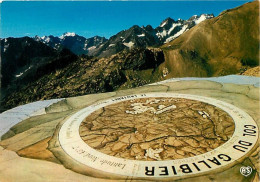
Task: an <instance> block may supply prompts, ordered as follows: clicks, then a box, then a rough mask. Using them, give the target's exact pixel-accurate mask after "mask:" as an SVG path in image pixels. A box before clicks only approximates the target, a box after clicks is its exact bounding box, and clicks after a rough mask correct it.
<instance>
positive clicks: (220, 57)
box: [160, 1, 259, 78]
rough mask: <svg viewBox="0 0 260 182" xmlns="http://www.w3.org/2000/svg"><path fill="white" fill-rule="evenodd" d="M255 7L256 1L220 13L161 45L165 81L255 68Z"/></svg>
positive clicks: (257, 57) (256, 27) (257, 22)
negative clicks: (166, 69)
mask: <svg viewBox="0 0 260 182" xmlns="http://www.w3.org/2000/svg"><path fill="white" fill-rule="evenodd" d="M258 28H259V4H258V2H257V1H254V2H251V3H246V4H244V5H243V6H240V7H238V8H234V9H231V10H227V11H224V12H222V13H221V14H220V15H219V16H218V17H215V18H213V19H209V20H205V21H204V22H202V23H200V24H198V25H197V26H195V27H193V28H192V29H191V30H189V31H187V32H185V33H184V34H183V35H181V36H180V37H179V38H177V39H175V40H173V41H172V42H170V43H168V44H165V45H164V46H163V47H162V48H163V49H164V53H165V57H166V62H165V64H164V65H162V66H161V68H160V69H161V70H162V68H163V67H167V68H168V70H169V71H170V73H169V75H168V76H167V78H170V77H185V76H198V77H201V76H220V75H228V74H234V73H238V72H239V71H240V70H241V69H243V68H245V67H248V66H256V65H258V64H259V63H258V59H259V49H258V48H259V29H258Z"/></svg>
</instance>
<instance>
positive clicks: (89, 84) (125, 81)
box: [1, 48, 164, 109]
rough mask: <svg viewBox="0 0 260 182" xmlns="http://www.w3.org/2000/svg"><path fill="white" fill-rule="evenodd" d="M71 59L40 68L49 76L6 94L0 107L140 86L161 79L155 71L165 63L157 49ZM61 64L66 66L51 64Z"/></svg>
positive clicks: (66, 58)
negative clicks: (46, 71) (107, 56)
mask: <svg viewBox="0 0 260 182" xmlns="http://www.w3.org/2000/svg"><path fill="white" fill-rule="evenodd" d="M66 55H67V54H66ZM74 56H75V55H74ZM74 56H73V54H72V55H70V56H66V57H64V56H63V57H61V58H62V59H57V60H56V61H54V63H53V64H49V65H47V66H45V67H42V69H41V70H48V71H49V73H46V74H45V75H43V76H42V77H40V78H39V79H38V80H36V81H34V82H30V83H29V84H28V85H26V86H24V87H21V88H20V89H19V90H17V91H15V92H12V93H11V94H9V95H8V96H7V97H5V99H4V101H3V103H2V105H1V107H4V108H6V109H7V108H12V107H14V106H16V105H19V104H24V103H28V102H32V101H36V100H43V99H51V98H62V97H71V96H78V95H85V94H90V93H98V92H109V91H113V90H117V89H122V88H132V87H136V86H141V85H144V84H147V83H151V82H154V81H157V80H159V79H160V77H158V75H157V74H156V72H157V68H158V66H159V65H160V64H161V63H162V62H164V55H163V52H162V50H160V49H144V48H135V49H132V50H131V51H122V52H120V53H118V54H115V55H113V56H111V57H109V58H101V59H97V58H94V57H89V56H82V57H78V58H75V57H74ZM66 60H67V61H66ZM64 61H66V62H67V63H68V64H66V65H65V66H62V67H61V66H60V67H59V66H58V65H54V64H56V63H62V62H64ZM161 78H162V77H161Z"/></svg>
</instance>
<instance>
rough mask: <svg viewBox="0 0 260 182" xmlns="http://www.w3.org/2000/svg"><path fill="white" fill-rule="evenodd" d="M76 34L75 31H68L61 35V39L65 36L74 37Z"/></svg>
mask: <svg viewBox="0 0 260 182" xmlns="http://www.w3.org/2000/svg"><path fill="white" fill-rule="evenodd" d="M74 36H76V34H75V33H74V32H66V33H64V34H63V35H62V36H60V39H64V38H65V37H74Z"/></svg>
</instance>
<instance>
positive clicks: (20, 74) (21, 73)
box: [15, 66, 31, 78]
mask: <svg viewBox="0 0 260 182" xmlns="http://www.w3.org/2000/svg"><path fill="white" fill-rule="evenodd" d="M29 69H31V66H30V67H29V68H27V69H26V70H24V72H20V73H19V74H18V75H15V77H16V78H18V77H20V76H22V75H23V74H24V73H25V72H26V71H28V70H29Z"/></svg>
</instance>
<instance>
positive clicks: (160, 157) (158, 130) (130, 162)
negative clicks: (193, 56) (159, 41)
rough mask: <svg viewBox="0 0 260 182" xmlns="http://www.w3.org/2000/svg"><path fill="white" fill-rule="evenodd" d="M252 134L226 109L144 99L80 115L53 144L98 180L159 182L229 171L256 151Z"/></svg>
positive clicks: (189, 100) (238, 114)
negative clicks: (155, 181)
mask: <svg viewBox="0 0 260 182" xmlns="http://www.w3.org/2000/svg"><path fill="white" fill-rule="evenodd" d="M258 133H259V132H258V127H257V125H256V123H255V121H254V120H253V119H252V117H251V116H250V115H248V114H247V113H246V112H244V111H243V110H241V109H239V108H237V107H236V106H234V105H232V104H229V103H226V102H223V101H220V100H216V99H213V98H209V97H202V96H198V95H188V94H177V93H146V94H135V95H128V96H122V97H117V98H111V99H108V100H105V101H101V102H98V103H95V104H93V105H91V106H88V107H86V108H84V109H82V110H80V111H78V112H77V113H75V114H74V115H72V116H71V117H70V118H68V119H67V120H66V121H65V123H64V124H63V125H62V127H61V129H60V131H59V142H60V145H61V147H62V149H63V151H64V152H65V153H67V154H68V155H69V156H70V158H69V159H68V160H72V159H73V160H76V161H77V162H80V163H81V164H83V165H82V168H84V169H82V170H88V169H94V172H93V173H95V171H96V172H97V174H95V175H97V176H100V175H101V174H108V176H109V175H111V174H113V176H115V177H116V179H117V178H122V177H123V178H124V179H125V178H127V179H128V178H131V179H133V178H140V179H146V178H156V179H157V178H158V179H159V180H160V179H161V178H170V179H178V177H180V176H181V177H182V178H183V177H185V176H191V175H197V174H202V173H203V174H204V173H205V172H211V171H212V170H215V169H222V170H223V169H225V168H230V167H231V166H232V165H234V164H236V163H237V161H238V160H240V159H242V158H243V157H245V156H247V155H248V153H249V152H250V151H251V150H252V149H253V148H254V146H255V144H256V143H257V139H258ZM93 175H94V174H93Z"/></svg>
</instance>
